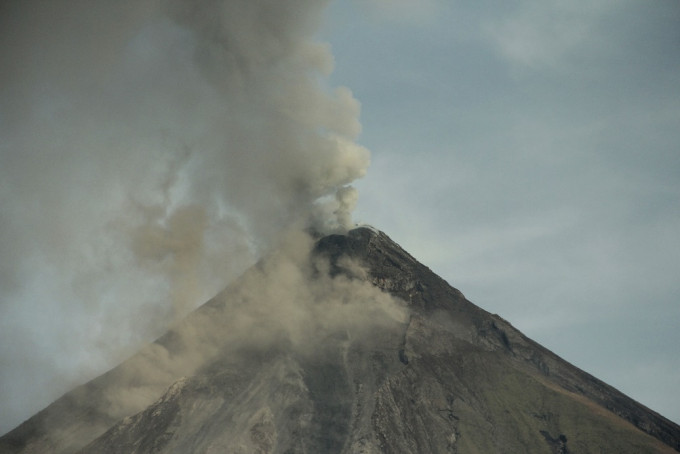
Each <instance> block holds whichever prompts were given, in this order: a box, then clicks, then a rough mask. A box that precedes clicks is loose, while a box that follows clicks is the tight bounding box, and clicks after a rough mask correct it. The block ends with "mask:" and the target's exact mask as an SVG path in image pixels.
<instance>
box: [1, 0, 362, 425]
mask: <svg viewBox="0 0 680 454" xmlns="http://www.w3.org/2000/svg"><path fill="white" fill-rule="evenodd" d="M325 7H326V2H323V1H316V0H292V1H286V2H280V1H278V0H268V1H258V2H253V1H250V0H229V1H216V0H215V1H213V0H202V1H198V2H195V1H181V0H161V1H156V0H153V1H152V0H148V1H147V0H142V1H138V0H135V1H120V2H110V1H107V0H94V1H92V0H87V1H84V0H83V1H79V0H72V1H63V2H43V1H30V0H29V1H23V0H22V1H9V2H3V3H2V6H1V7H0V30H2V32H1V33H2V39H1V40H0V43H1V44H0V66H1V67H2V68H3V70H2V75H1V76H0V77H1V79H0V137H2V141H1V142H0V184H1V185H0V201H1V203H0V210H1V213H0V214H1V217H0V220H1V225H0V255H1V256H2V263H1V264H0V288H1V289H2V292H1V294H0V364H1V365H2V367H0V406H1V407H2V412H1V416H0V431H1V432H3V433H4V432H6V431H7V430H9V429H11V428H12V427H13V426H15V425H16V424H18V423H19V422H21V421H22V420H23V419H25V418H27V417H28V416H30V415H31V414H33V413H35V412H36V411H38V410H40V409H41V408H42V407H44V406H46V405H47V404H49V403H50V402H51V401H52V400H54V399H55V398H57V397H59V395H61V394H62V393H63V392H65V391H67V390H68V389H70V388H71V387H73V386H74V385H76V384H78V383H81V382H83V381H85V380H87V379H90V378H92V377H93V376H94V375H97V374H98V373H101V372H102V371H104V370H106V369H108V368H109V367H111V366H113V365H114V364H116V363H118V362H119V361H121V360H122V359H124V358H125V357H127V356H128V355H130V354H131V353H132V352H134V351H135V350H136V349H137V348H139V346H140V345H141V344H143V343H145V342H148V341H150V340H152V339H154V338H155V337H156V336H158V335H159V334H160V333H162V332H163V331H164V330H165V329H167V327H168V326H169V325H170V324H171V323H172V322H174V321H176V320H177V319H178V318H179V317H181V316H183V315H185V314H186V313H187V312H188V311H190V310H191V309H193V308H194V307H196V306H197V305H198V304H200V303H202V302H204V301H206V300H207V299H208V298H209V297H211V296H213V295H214V294H215V293H216V292H217V291H218V290H220V289H221V288H222V287H224V286H225V285H226V284H227V283H228V282H229V281H230V280H232V279H233V278H234V277H235V276H237V275H239V274H241V273H242V272H243V270H244V269H245V268H246V267H247V266H249V265H251V264H252V263H253V262H254V261H255V260H256V259H258V258H259V257H260V256H261V254H262V253H263V252H264V251H267V250H268V249H269V247H270V246H272V245H275V244H278V243H279V242H280V240H281V235H282V232H287V231H289V230H290V229H291V228H294V227H295V226H310V225H311V226H312V227H314V228H315V229H317V230H319V231H322V232H324V231H334V230H337V229H343V228H345V227H346V225H347V224H349V223H350V222H351V220H350V219H351V218H350V212H351V209H352V207H353V205H354V204H355V203H356V193H355V191H354V189H353V188H352V187H350V186H348V185H349V184H350V183H351V182H352V181H353V180H355V179H356V178H359V177H361V176H363V174H364V173H365V170H366V168H367V166H368V163H369V154H368V151H367V150H366V149H364V148H363V147H361V146H360V145H358V144H357V143H355V139H356V137H357V135H358V134H359V129H360V126H359V122H358V113H359V103H358V102H357V101H356V100H355V99H354V97H353V96H352V93H351V92H350V91H349V90H348V89H346V88H342V87H337V88H336V87H332V86H331V85H330V84H329V83H328V75H329V74H330V72H331V71H332V69H333V58H332V56H331V53H330V48H329V46H328V45H327V44H324V43H323V42H321V41H319V40H318V39H316V38H315V35H316V33H317V30H318V28H319V26H320V24H321V20H322V13H323V11H324V9H325Z"/></svg>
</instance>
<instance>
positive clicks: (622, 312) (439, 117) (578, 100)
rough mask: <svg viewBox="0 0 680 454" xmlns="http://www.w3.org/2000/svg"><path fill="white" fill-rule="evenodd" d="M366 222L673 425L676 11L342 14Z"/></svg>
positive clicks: (679, 277) (679, 79)
mask: <svg viewBox="0 0 680 454" xmlns="http://www.w3.org/2000/svg"><path fill="white" fill-rule="evenodd" d="M323 36H324V38H326V39H328V40H329V41H330V43H331V45H332V48H333V54H334V58H335V71H334V73H333V75H332V80H333V81H334V82H335V83H336V84H340V85H345V86H348V87H350V88H351V90H352V92H353V93H354V96H355V97H356V98H357V99H358V100H359V101H360V102H361V124H362V133H361V135H360V137H359V141H360V143H362V144H363V145H365V146H366V147H367V148H368V149H370V150H371V167H370V168H369V170H368V172H367V175H366V177H365V178H363V179H362V180H360V181H358V182H357V183H356V187H357V189H358V191H359V201H358V205H357V209H356V211H355V215H354V217H355V220H357V221H363V222H367V223H370V224H372V225H374V226H376V227H378V228H380V229H381V230H383V231H385V232H386V233H387V234H388V235H390V236H391V237H392V238H393V239H394V240H395V241H397V242H398V243H399V244H401V246H402V247H404V248H405V249H406V250H407V251H409V252H410V253H411V254H412V255H414V256H415V257H416V258H417V259H418V260H420V261H421V262H423V263H424V264H426V265H427V266H429V267H430V268H431V269H433V270H434V271H435V272H436V273H438V274H439V275H441V276H442V277H443V278H445V279H446V280H447V281H448V282H449V283H450V284H452V285H453V286H454V287H456V288H458V289H459V290H461V291H462V292H463V294H465V295H466V297H467V298H468V299H469V300H471V301H472V302H473V303H475V304H477V305H478V306H480V307H482V308H484V309H485V310H487V311H489V312H492V313H497V314H499V315H500V316H502V317H503V318H505V319H506V320H508V321H509V322H510V323H512V324H513V325H514V326H515V327H516V328H518V329H520V330H521V331H522V332H523V333H524V334H526V335H527V336H529V337H530V338H532V339H534V340H536V341H538V342H539V343H541V344H542V345H544V346H546V347H547V348H549V349H550V350H552V351H553V352H555V353H557V354H558V355H560V356H562V357H563V358H564V359H566V360H568V361H569V362H571V363H572V364H575V365H576V366H578V367H580V368H582V369H584V370H585V371H587V372H589V373H591V374H592V375H594V376H596V377H598V378H600V379H602V380H604V381H605V382H607V383H609V384H611V385H613V386H614V387H616V388H617V389H619V390H621V391H622V392H624V393H626V394H627V395H629V396H630V397H632V398H634V399H636V400H638V401H639V402H641V403H643V404H644V405H646V406H648V407H650V408H652V409H653V410H655V411H657V412H660V413H661V414H662V415H664V416H666V417H668V418H670V419H671V420H673V421H675V422H680V397H679V394H678V392H677V390H678V389H680V355H679V354H678V348H679V347H680V4H678V3H677V2H675V1H658V2H633V1H609V0H597V1H569V2H565V1H559V0H550V1H541V2H535V1H524V0H519V1H512V2H489V1H480V2H458V1H438V0H431V1H426V2H407V1H398V0H395V1H389V0H384V1H381V0H373V1H368V2H359V1H355V2H335V3H333V5H332V6H331V9H330V14H329V17H328V26H327V28H326V29H325V30H324V34H323Z"/></svg>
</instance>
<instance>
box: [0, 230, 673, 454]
mask: <svg viewBox="0 0 680 454" xmlns="http://www.w3.org/2000/svg"><path fill="white" fill-rule="evenodd" d="M263 267H264V265H263ZM309 269H310V270H311V272H310V276H312V277H311V278H310V280H309V281H306V280H305V281H301V282H305V283H306V285H309V286H314V285H316V284H315V282H321V283H322V284H323V285H322V287H324V286H337V288H338V289H340V290H339V291H338V292H339V293H336V294H333V298H335V299H337V298H338V297H340V299H341V300H342V301H341V303H342V305H344V306H350V305H351V304H354V303H356V302H357V301H358V302H359V303H361V304H364V305H368V304H378V303H380V304H383V303H384V305H383V306H380V307H382V308H383V309H384V308H387V309H384V310H383V309H379V310H378V309H376V310H374V311H371V312H365V313H364V312H362V311H361V306H352V311H353V312H358V314H359V316H358V317H356V318H347V320H350V319H351V320H352V324H346V323H345V324H343V323H342V322H337V320H338V319H340V320H343V317H347V316H346V315H343V314H345V313H344V312H338V314H339V315H337V316H336V315H333V317H328V318H324V315H319V317H317V318H320V319H322V320H323V321H324V324H319V325H318V326H317V327H316V328H314V330H310V331H309V332H310V333H312V332H313V334H309V335H305V336H307V337H305V336H302V337H301V338H300V339H298V340H296V339H297V338H295V337H294V336H291V335H290V333H287V334H286V333H283V332H281V333H279V334H280V335H279V334H274V335H270V336H269V337H267V338H266V340H263V341H261V342H248V343H237V342H234V339H237V338H239V336H235V335H234V336H231V335H230V334H229V333H230V332H231V331H237V330H238V327H239V326H240V325H236V324H235V322H234V320H235V319H238V317H239V315H238V314H239V313H240V312H243V311H245V310H246V308H247V307H249V306H247V304H248V301H249V299H248V298H249V297H251V296H252V295H251V293H248V292H246V291H244V290H243V288H246V287H239V283H236V284H235V285H233V286H231V287H230V288H228V289H227V290H225V292H223V293H222V294H221V295H220V296H218V297H216V298H215V299H214V300H212V301H210V302H209V303H207V304H206V305H204V306H202V307H201V308H200V309H199V310H197V311H196V312H195V313H194V314H192V315H191V316H190V317H189V318H188V319H187V321H186V322H185V323H183V325H182V326H180V327H177V328H175V329H174V330H172V331H170V332H169V333H168V334H166V335H165V336H164V337H162V338H161V339H159V340H158V341H157V342H156V343H154V344H152V345H150V346H149V347H147V348H146V349H144V350H142V351H141V352H140V353H139V354H138V355H136V356H134V357H132V358H131V359H130V360H128V361H126V362H124V363H122V364H121V365H120V366H118V367H117V368H114V369H113V370H111V371H110V372H108V373H107V374H104V375H103V376H101V377H99V378H97V379H95V380H93V381H91V382H89V383H87V384H85V385H83V386H82V387H79V388H77V389H75V390H74V391H72V392H70V393H68V394H66V395H65V396H64V397H62V398H61V399H59V400H58V401H57V402H55V403H54V404H52V405H51V406H49V407H47V408H46V409H45V410H43V411H42V412H40V413H38V414H37V415H36V416H34V417H33V418H31V419H29V420H28V421H27V422H25V423H24V424H22V425H21V426H19V427H18V428H17V429H15V430H14V431H12V432H10V433H9V434H7V435H5V436H4V437H2V438H0V452H3V453H5V452H7V453H19V452H21V453H33V452H36V453H37V452H82V453H96V452H107V453H117V452H119V453H147V452H159V453H183V452H197V453H199V452H205V453H208V452H233V453H343V452H345V453H397V452H398V453H409V452H411V453H491V452H494V453H516V452H526V453H545V452H553V453H568V452H579V453H631V454H632V453H662V452H677V451H680V427H678V426H677V425H676V424H674V423H672V422H671V421H669V420H667V419H665V418H663V417H662V416H660V415H658V414H656V413H654V412H653V411H651V410H649V409H647V408H645V407H644V406H642V405H641V404H639V403H637V402H635V401H633V400H632V399H630V398H628V397H626V396H625V395H623V394H622V393H620V392H618V391H617V390H615V389H614V388H612V387H610V386H608V385H607V384H605V383H603V382H601V381H600V380H597V379H596V378H594V377H592V376H590V375H589V374H587V373H585V372H583V371H581V370H580V369H578V368H576V367H574V366H572V365H571V364H569V363H567V362H566V361H564V360H562V359H561V358H559V357H558V356H556V355H555V354H553V353H551V352H550V351H548V350H547V349H545V348H543V347H541V346H540V345H538V344H536V343H535V342H533V341H532V340H530V339H528V338H527V337H526V336H524V335H523V334H522V333H520V332H519V331H518V330H516V329H515V328H514V327H512V326H511V325H510V324H509V323H508V322H507V321H505V320H503V319H502V318H501V317H499V316H498V315H494V314H490V313H488V312H486V311H484V310H483V309H481V308H479V307H477V306H475V305H474V304H472V303H471V302H470V301H468V300H467V299H466V298H465V297H464V295H463V294H462V293H461V292H460V291H458V290H456V289H455V288H453V287H451V286H450V285H449V284H448V283H446V282H445V281H444V280H443V279H441V278H440V277H438V276H437V275H435V274H434V273H433V272H432V271H431V270H429V269H428V268H427V267H425V266H424V265H422V264H420V263H419V262H418V261H417V260H416V259H414V258H413V257H412V256H411V255H409V254H408V253H407V252H406V251H404V250H403V249H402V248H401V247H399V246H398V245H397V244H396V243H394V242H393V241H392V240H391V239H389V237H387V235H385V234H384V233H382V232H379V231H376V230H374V229H370V228H358V229H355V230H352V231H350V232H349V233H348V234H346V235H330V236H326V237H323V238H320V239H319V240H318V241H317V242H316V243H315V245H314V247H313V250H312V254H311V260H310V261H309ZM264 276H269V275H268V274H266V273H263V274H261V275H259V278H262V277H264ZM256 277H257V276H256ZM325 279H330V280H325ZM245 280H247V279H245ZM262 285H264V283H263V284H262ZM376 288H377V289H380V290H378V291H377V293H376V292H373V291H372V290H371V289H373V290H375V289H376ZM343 292H345V293H343ZM381 294H384V295H385V296H387V295H391V297H392V298H393V299H392V300H391V302H387V303H386V302H384V301H382V299H381V298H382V296H381ZM265 295H268V296H269V297H270V298H273V299H277V298H279V297H280V295H279V294H278V293H277V292H273V293H272V292H269V293H265ZM342 295H345V297H344V298H345V299H344V300H343V299H342V298H343V297H342ZM260 302H261V301H260ZM315 304H324V303H323V302H322V301H318V302H316V303H315ZM344 306H342V307H344ZM272 307H274V306H272ZM342 307H341V308H342ZM308 309H309V308H308ZM336 309H337V308H335V306H328V307H327V308H324V309H323V310H324V311H326V312H328V311H331V310H336ZM322 313H323V312H322ZM322 313H321V314H322ZM305 320H307V319H305ZM307 324H309V323H307ZM355 324H359V325H361V327H357V326H355ZM248 326H249V331H253V330H256V329H259V328H258V326H259V325H257V324H256V325H248ZM296 326H297V325H296ZM319 327H322V328H319ZM266 328H267V329H268V331H267V332H268V333H269V332H270V331H271V326H270V325H267V326H266ZM196 331H199V332H200V333H201V335H200V336H198V337H197V336H191V337H187V335H186V333H187V332H196ZM296 332H297V331H296ZM230 336H231V337H230ZM196 338H198V339H199V340H198V341H196V340H195V339H196ZM187 339H191V342H189V341H188V340H187ZM258 339H259V338H258ZM206 350H208V351H209V354H205V352H206ZM199 351H200V353H201V355H200V356H201V357H202V361H200V362H192V361H191V359H192V358H194V357H196V356H198V353H197V352H199ZM158 352H161V353H162V355H159V354H158ZM159 358H164V359H163V360H161V359H159ZM147 369H153V370H154V372H157V371H162V373H154V374H151V375H149V374H142V373H141V372H140V371H143V370H147ZM150 376H151V377H152V378H149V377H150Z"/></svg>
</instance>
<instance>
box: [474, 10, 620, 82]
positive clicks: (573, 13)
mask: <svg viewBox="0 0 680 454" xmlns="http://www.w3.org/2000/svg"><path fill="white" fill-rule="evenodd" d="M611 5H612V2H611V1H610V0H599V1H595V2H584V1H578V2H565V1H561V0H554V1H549V2H521V3H520V4H519V5H518V6H517V7H516V9H515V10H514V11H513V12H512V13H510V14H508V15H503V16H501V17H497V18H494V19H491V18H490V19H487V20H486V21H485V22H484V23H483V24H482V28H483V30H484V33H485V34H486V35H487V36H488V37H489V38H490V39H491V41H492V42H493V43H494V45H495V47H496V48H497V50H498V52H499V53H500V54H501V55H502V56H503V57H504V58H506V59H507V60H508V61H510V62H511V63H513V64H514V65H516V66H517V67H520V68H524V69H545V68H553V67H556V66H561V65H563V64H564V62H565V60H566V61H569V60H570V59H571V58H573V57H574V56H575V55H578V54H583V50H584V49H588V50H589V51H592V49H593V48H597V47H598V46H599V45H601V43H599V42H598V41H599V40H600V39H601V36H599V35H598V27H597V25H598V20H599V19H600V18H601V17H602V16H603V15H605V14H606V13H607V11H608V9H610V6H611Z"/></svg>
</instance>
